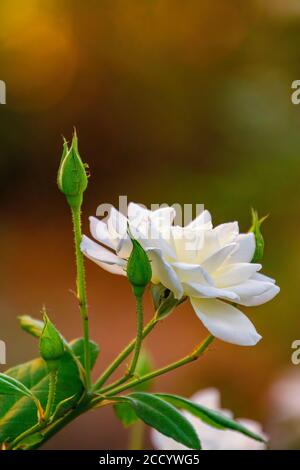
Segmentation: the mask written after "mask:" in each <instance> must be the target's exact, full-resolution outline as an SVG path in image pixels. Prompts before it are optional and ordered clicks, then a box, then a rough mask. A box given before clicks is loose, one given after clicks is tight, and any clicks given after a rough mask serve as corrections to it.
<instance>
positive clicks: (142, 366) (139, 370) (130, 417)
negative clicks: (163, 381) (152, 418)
mask: <svg viewBox="0 0 300 470" xmlns="http://www.w3.org/2000/svg"><path fill="white" fill-rule="evenodd" d="M151 370H152V362H151V358H150V356H149V353H148V352H147V351H146V350H145V349H143V350H142V352H141V354H140V356H139V360H138V363H137V367H136V375H137V376H143V375H146V374H148V373H149V372H151ZM151 385H152V382H151V381H150V380H149V381H147V382H142V383H141V384H139V385H137V386H136V387H134V388H133V391H134V392H148V391H149V390H150V389H151ZM114 410H115V413H116V416H117V417H118V418H119V420H120V421H121V422H122V424H123V425H124V426H125V427H128V426H131V425H132V424H134V423H135V422H136V421H138V419H139V418H138V417H137V415H136V413H135V411H134V410H133V408H132V406H131V405H130V404H129V403H125V402H121V403H116V404H115V405H114Z"/></svg>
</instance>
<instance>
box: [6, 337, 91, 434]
mask: <svg viewBox="0 0 300 470" xmlns="http://www.w3.org/2000/svg"><path fill="white" fill-rule="evenodd" d="M70 347H71V350H72V353H73V354H74V355H75V356H77V357H78V359H79V360H80V361H81V362H82V361H83V339H82V338H81V339H78V340H75V341H73V342H71V343H70ZM97 354H98V348H97V345H95V343H91V356H92V362H93V364H94V362H95V361H96V358H97ZM6 375H8V376H10V377H12V378H14V379H16V380H18V381H19V382H21V383H22V384H23V385H24V386H25V387H27V389H29V390H30V392H31V393H32V394H34V395H35V396H36V397H37V399H38V400H39V401H40V402H41V405H42V407H43V408H45V407H46V403H47V398H48V383H49V378H48V370H47V366H46V364H45V362H44V360H43V359H41V358H38V359H34V360H32V361H30V362H27V363H25V364H22V365H19V366H16V367H14V368H12V369H9V370H8V371H7V372H6ZM83 392H84V387H83V384H82V381H81V378H80V372H79V370H78V365H77V363H76V362H75V361H74V358H73V356H72V355H71V354H70V352H68V351H66V352H65V353H64V356H63V357H62V359H61V361H60V365H59V368H58V374H57V392H56V396H55V401H54V407H56V406H57V405H58V404H59V403H60V402H62V401H63V400H65V399H67V398H69V397H72V396H74V397H73V399H72V400H70V402H69V403H68V406H75V405H76V404H77V403H78V400H79V399H80V397H81V396H82V394H83ZM36 423H37V412H36V408H35V404H34V403H33V401H32V400H31V399H30V398H29V397H27V396H20V394H18V395H1V396H0V442H8V441H10V440H12V439H14V438H16V437H17V436H18V435H20V434H21V433H22V432H24V431H25V430H27V429H28V428H30V427H32V426H33V425H34V424H36Z"/></svg>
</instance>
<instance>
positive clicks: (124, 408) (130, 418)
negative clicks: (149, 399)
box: [114, 401, 139, 428]
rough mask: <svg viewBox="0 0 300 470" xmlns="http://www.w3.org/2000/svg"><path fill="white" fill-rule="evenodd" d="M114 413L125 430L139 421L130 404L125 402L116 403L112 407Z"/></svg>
mask: <svg viewBox="0 0 300 470" xmlns="http://www.w3.org/2000/svg"><path fill="white" fill-rule="evenodd" d="M114 411H115V414H116V416H117V418H119V420H120V421H121V423H122V424H123V426H125V428H127V427H129V426H131V425H132V424H134V423H136V422H137V421H138V419H139V418H138V416H137V414H136V412H135V411H134V409H133V408H132V406H131V403H128V402H127V401H126V402H122V401H121V402H120V403H116V404H115V405H114Z"/></svg>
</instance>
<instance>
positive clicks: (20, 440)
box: [9, 423, 44, 449]
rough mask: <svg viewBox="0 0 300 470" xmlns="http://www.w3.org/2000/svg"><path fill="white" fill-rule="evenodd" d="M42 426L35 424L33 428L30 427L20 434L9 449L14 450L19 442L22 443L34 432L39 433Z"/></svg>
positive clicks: (41, 424)
mask: <svg viewBox="0 0 300 470" xmlns="http://www.w3.org/2000/svg"><path fill="white" fill-rule="evenodd" d="M43 426H44V424H43V423H36V424H35V425H34V426H32V427H31V428H29V429H26V431H24V432H23V433H22V434H20V435H19V436H18V437H16V439H15V440H14V441H13V442H12V443H11V444H10V445H9V448H10V449H15V448H16V447H17V445H18V444H20V442H22V441H23V439H25V438H26V437H28V436H30V435H31V434H34V433H35V432H37V431H39V430H40V429H42V428H43Z"/></svg>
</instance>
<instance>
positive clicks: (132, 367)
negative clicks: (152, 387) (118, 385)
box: [126, 296, 143, 377]
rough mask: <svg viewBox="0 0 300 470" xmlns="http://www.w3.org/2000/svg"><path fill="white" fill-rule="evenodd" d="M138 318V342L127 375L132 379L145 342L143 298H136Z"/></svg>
mask: <svg viewBox="0 0 300 470" xmlns="http://www.w3.org/2000/svg"><path fill="white" fill-rule="evenodd" d="M135 300H136V318H137V328H136V341H135V347H134V353H133V358H132V361H131V364H130V367H129V369H128V372H127V374H126V375H128V377H132V376H133V375H134V372H135V369H136V365H137V362H138V359H139V355H140V352H141V347H142V341H143V297H142V296H136V297H135Z"/></svg>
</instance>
